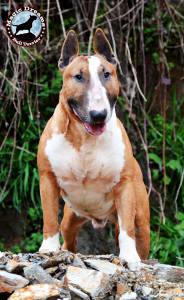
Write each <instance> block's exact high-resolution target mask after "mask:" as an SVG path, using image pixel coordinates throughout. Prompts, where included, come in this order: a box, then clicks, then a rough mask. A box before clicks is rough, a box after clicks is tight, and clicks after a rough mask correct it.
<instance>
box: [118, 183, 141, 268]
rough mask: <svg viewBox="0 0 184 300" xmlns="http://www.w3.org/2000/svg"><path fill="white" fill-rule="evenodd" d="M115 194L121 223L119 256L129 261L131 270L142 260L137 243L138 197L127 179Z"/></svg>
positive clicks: (138, 265)
mask: <svg viewBox="0 0 184 300" xmlns="http://www.w3.org/2000/svg"><path fill="white" fill-rule="evenodd" d="M115 194H116V199H115V204H116V210H117V215H118V223H119V237H118V239H119V249H120V254H119V256H120V258H121V259H123V260H125V261H126V262H127V263H128V267H129V268H130V269H131V270H137V269H139V268H140V261H141V260H140V257H139V255H138V253H137V250H136V243H135V213H136V199H135V191H134V186H133V183H132V182H131V181H129V180H127V181H125V182H124V183H123V185H121V187H120V188H118V192H117V193H115Z"/></svg>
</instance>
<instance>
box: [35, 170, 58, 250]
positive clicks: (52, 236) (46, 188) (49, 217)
mask: <svg viewBox="0 0 184 300" xmlns="http://www.w3.org/2000/svg"><path fill="white" fill-rule="evenodd" d="M59 192H60V190H59V188H58V185H57V182H56V178H55V177H54V175H53V174H52V173H51V172H42V173H41V174H40V195H41V202H42V209H43V236H44V239H43V242H42V245H41V247H40V249H39V251H40V252H49V251H58V250H59V249H60V243H59V225H58V210H59Z"/></svg>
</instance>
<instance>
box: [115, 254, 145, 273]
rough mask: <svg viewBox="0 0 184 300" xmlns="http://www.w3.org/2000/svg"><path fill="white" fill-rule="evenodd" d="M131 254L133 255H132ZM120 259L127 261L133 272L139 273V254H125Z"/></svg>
mask: <svg viewBox="0 0 184 300" xmlns="http://www.w3.org/2000/svg"><path fill="white" fill-rule="evenodd" d="M130 254H131V255H130ZM119 257H120V259H122V260H123V261H125V262H126V263H127V265H128V268H129V269H130V270H131V271H139V270H140V268H141V259H140V257H139V255H138V254H137V252H135V253H125V252H124V253H123V254H120V255H119Z"/></svg>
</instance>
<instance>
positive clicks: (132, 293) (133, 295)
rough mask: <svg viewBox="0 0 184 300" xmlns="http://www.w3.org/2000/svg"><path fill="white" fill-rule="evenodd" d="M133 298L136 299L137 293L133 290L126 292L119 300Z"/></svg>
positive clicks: (131, 299) (132, 299) (130, 299)
mask: <svg viewBox="0 0 184 300" xmlns="http://www.w3.org/2000/svg"><path fill="white" fill-rule="evenodd" d="M134 299H137V294H136V293H135V292H128V293H125V294H124V295H122V296H121V297H120V299H119V300H134Z"/></svg>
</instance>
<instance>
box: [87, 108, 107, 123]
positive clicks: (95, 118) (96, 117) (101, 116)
mask: <svg viewBox="0 0 184 300" xmlns="http://www.w3.org/2000/svg"><path fill="white" fill-rule="evenodd" d="M89 114H90V117H91V121H92V122H93V123H102V122H104V121H105V118H106V117H107V110H106V109H103V110H101V111H98V110H91V111H90V112H89Z"/></svg>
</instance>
